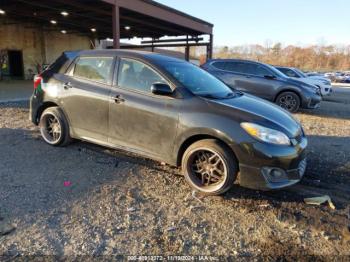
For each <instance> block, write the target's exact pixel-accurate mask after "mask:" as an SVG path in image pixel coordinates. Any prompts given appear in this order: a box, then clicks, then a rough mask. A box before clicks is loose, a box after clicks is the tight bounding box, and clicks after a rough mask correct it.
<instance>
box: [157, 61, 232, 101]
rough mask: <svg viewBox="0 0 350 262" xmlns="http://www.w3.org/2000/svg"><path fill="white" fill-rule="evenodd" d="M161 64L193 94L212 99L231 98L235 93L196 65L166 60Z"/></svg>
mask: <svg viewBox="0 0 350 262" xmlns="http://www.w3.org/2000/svg"><path fill="white" fill-rule="evenodd" d="M162 66H163V67H164V68H165V70H166V71H167V72H168V73H169V74H171V75H172V76H173V77H174V78H176V79H177V80H178V81H179V82H180V83H181V84H182V85H183V86H185V87H186V88H187V89H189V90H190V91H191V92H192V93H193V94H195V95H198V96H202V97H207V98H212V99H225V98H232V97H234V96H235V95H236V93H235V92H233V91H232V90H231V89H230V88H229V87H228V86H226V85H225V84H224V83H223V82H221V81H220V80H219V79H217V78H216V77H214V76H212V75H211V74H209V73H208V72H206V71H204V70H203V69H201V68H199V67H198V66H195V65H192V64H190V63H183V62H167V63H163V64H162Z"/></svg>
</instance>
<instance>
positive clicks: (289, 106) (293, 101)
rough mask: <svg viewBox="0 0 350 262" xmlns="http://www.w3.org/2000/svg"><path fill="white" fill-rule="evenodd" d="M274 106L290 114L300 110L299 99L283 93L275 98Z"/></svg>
mask: <svg viewBox="0 0 350 262" xmlns="http://www.w3.org/2000/svg"><path fill="white" fill-rule="evenodd" d="M276 104H277V105H279V106H280V107H282V108H283V109H286V110H287V111H289V112H291V113H295V112H297V111H298V110H299V108H300V98H299V96H298V95H297V94H296V93H293V92H283V93H282V94H280V95H279V96H278V97H277V99H276Z"/></svg>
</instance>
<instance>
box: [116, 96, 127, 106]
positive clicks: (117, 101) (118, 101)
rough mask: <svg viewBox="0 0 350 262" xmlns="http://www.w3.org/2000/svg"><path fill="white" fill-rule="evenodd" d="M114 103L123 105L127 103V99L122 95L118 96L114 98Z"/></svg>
mask: <svg viewBox="0 0 350 262" xmlns="http://www.w3.org/2000/svg"><path fill="white" fill-rule="evenodd" d="M114 102H115V103H116V104H122V103H124V102H125V99H124V98H123V97H122V96H121V95H116V96H115V97H114Z"/></svg>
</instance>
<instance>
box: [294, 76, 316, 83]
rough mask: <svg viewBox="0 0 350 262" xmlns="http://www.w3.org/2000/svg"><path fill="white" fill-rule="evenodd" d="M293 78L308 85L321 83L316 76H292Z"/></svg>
mask: <svg viewBox="0 0 350 262" xmlns="http://www.w3.org/2000/svg"><path fill="white" fill-rule="evenodd" d="M294 80H297V81H298V82H303V83H306V84H310V85H319V84H323V83H322V81H321V80H319V79H316V78H309V77H305V78H294Z"/></svg>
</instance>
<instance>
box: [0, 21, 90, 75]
mask: <svg viewBox="0 0 350 262" xmlns="http://www.w3.org/2000/svg"><path fill="white" fill-rule="evenodd" d="M90 46H91V45H90V39H89V38H88V37H83V36H78V35H74V34H62V33H61V32H60V30H57V32H56V31H50V32H48V31H43V30H42V29H41V28H39V27H38V26H34V25H30V24H14V25H2V24H0V50H3V49H9V50H21V51H22V52H23V63H24V74H25V78H26V79H28V78H30V77H31V74H30V72H33V73H34V74H35V73H37V65H38V64H39V65H42V64H50V63H52V62H53V61H55V59H56V58H57V57H58V56H59V55H60V54H61V53H62V52H63V51H66V50H82V49H90Z"/></svg>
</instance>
